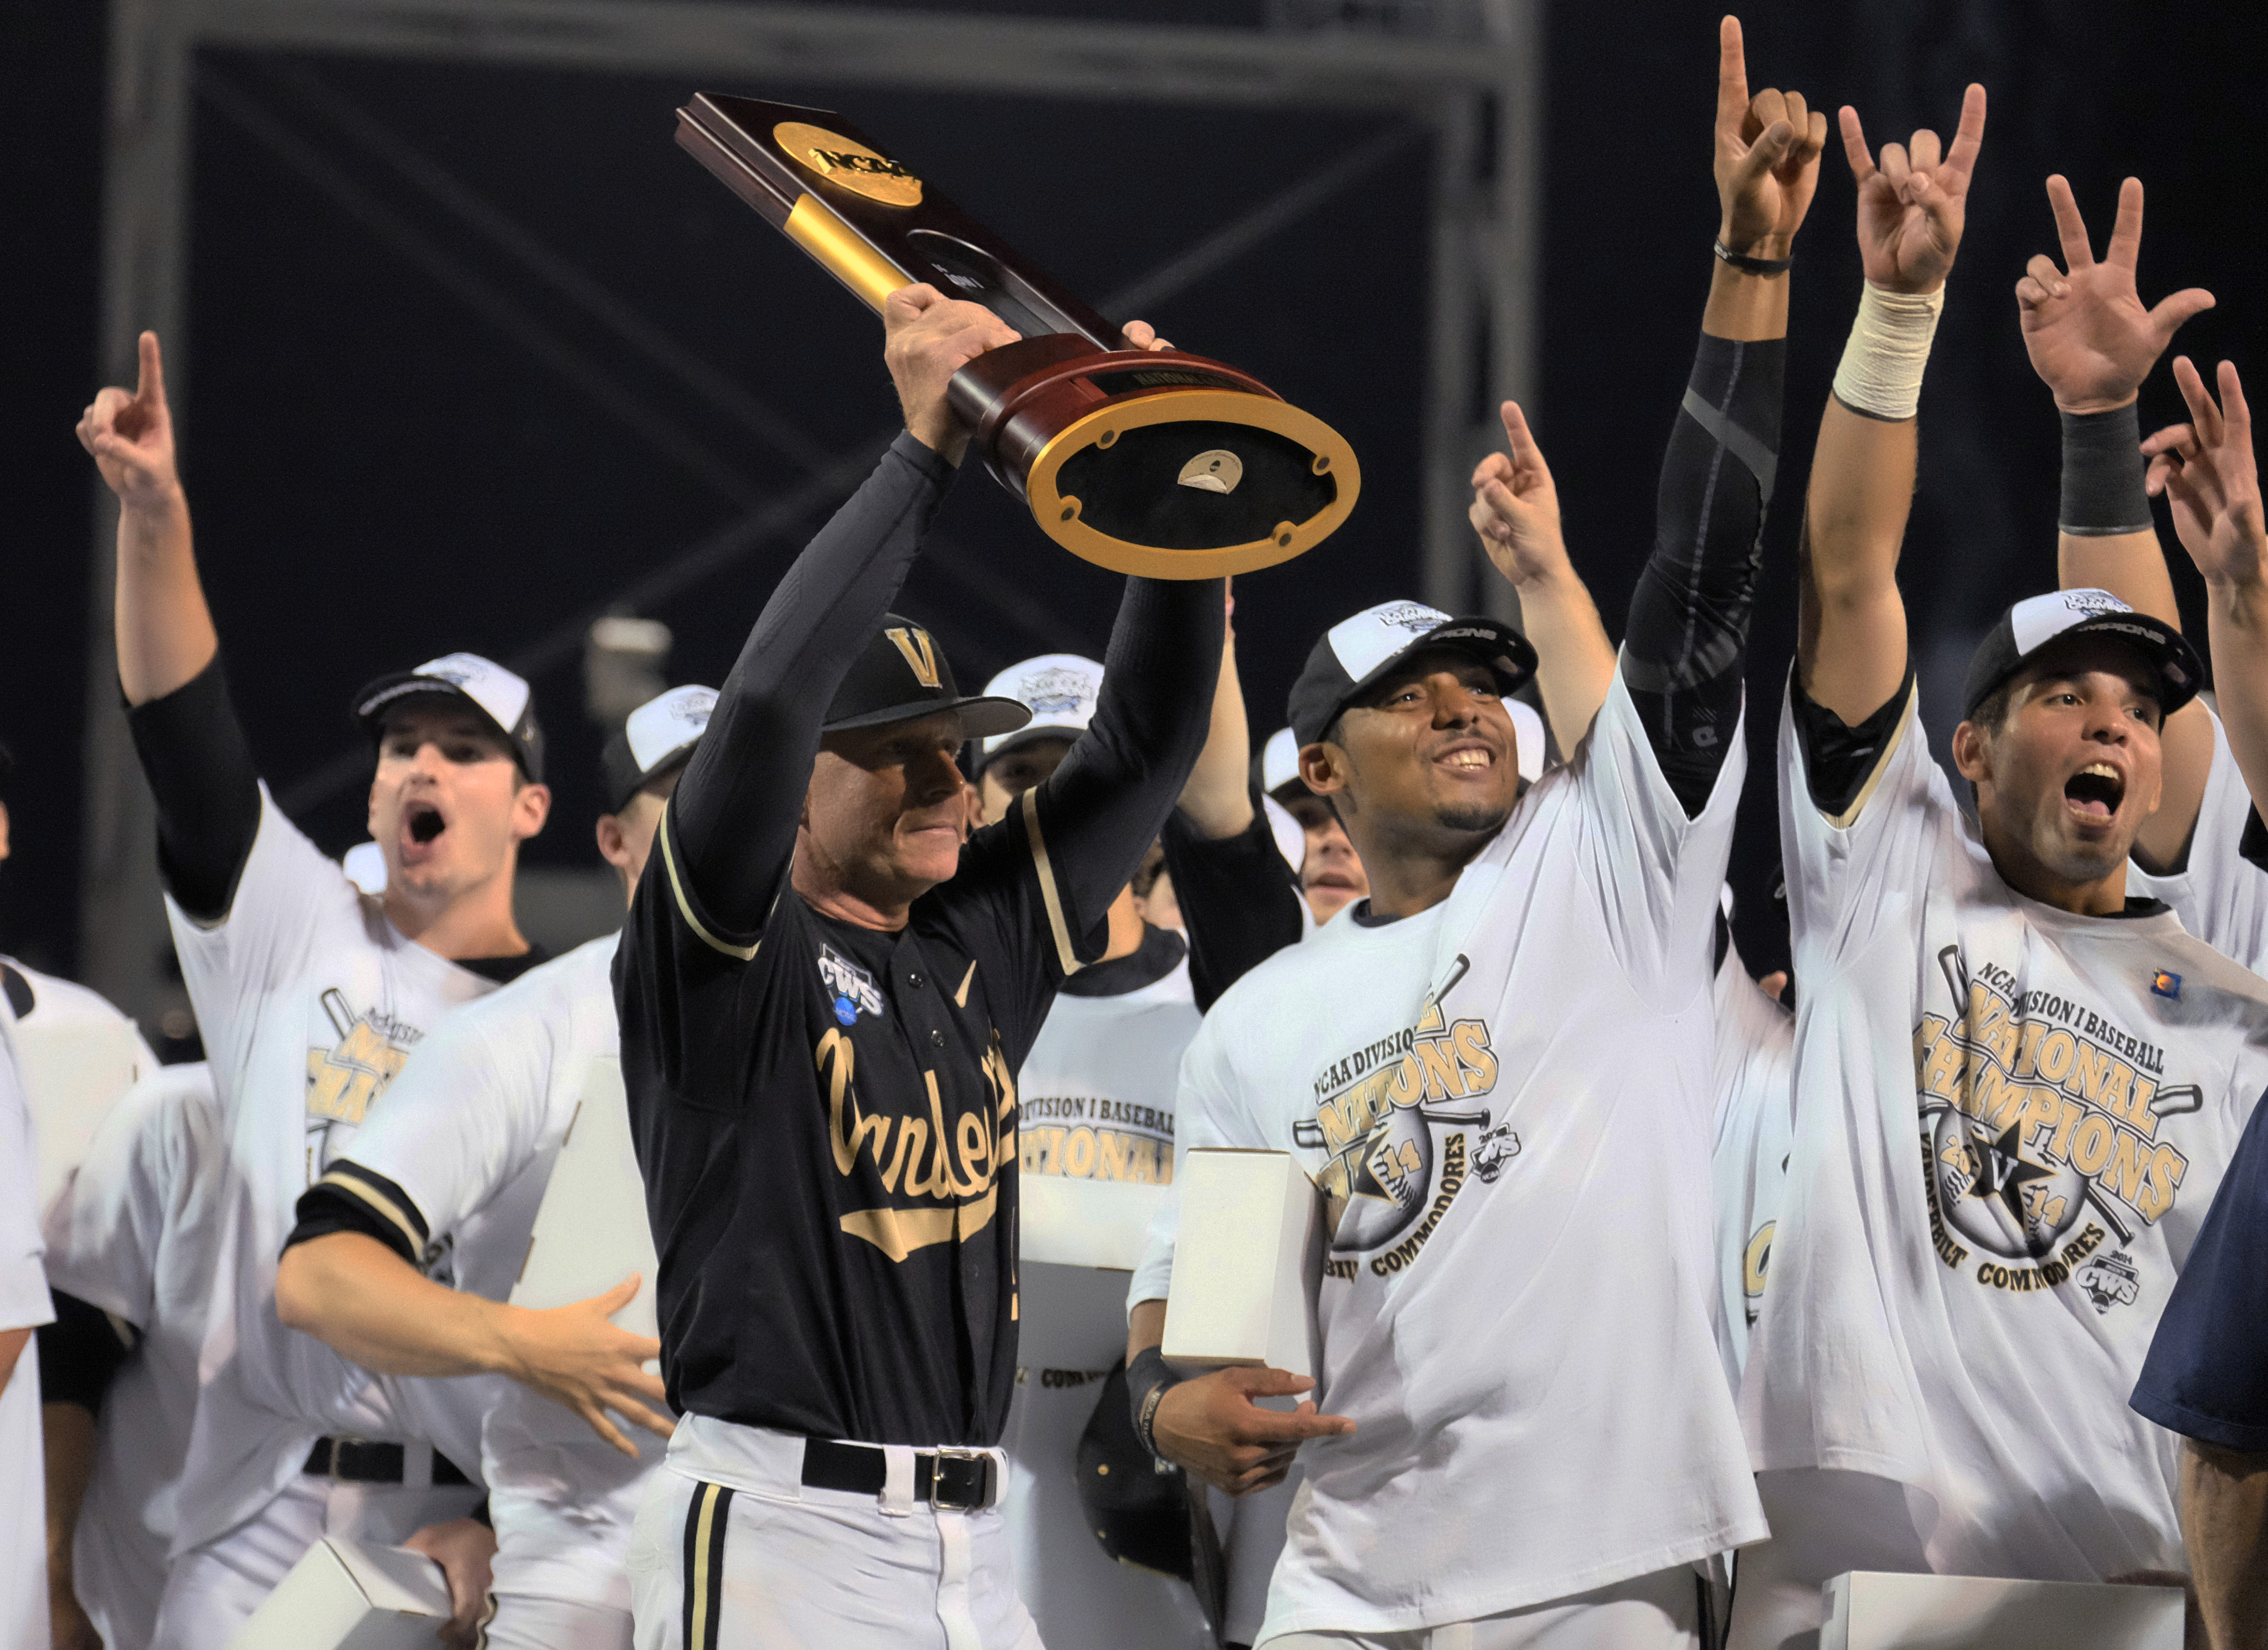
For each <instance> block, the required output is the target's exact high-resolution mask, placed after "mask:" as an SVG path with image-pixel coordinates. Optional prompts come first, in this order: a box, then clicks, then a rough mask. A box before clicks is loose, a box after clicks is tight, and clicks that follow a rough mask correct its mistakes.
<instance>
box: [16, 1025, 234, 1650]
mask: <svg viewBox="0 0 2268 1650" xmlns="http://www.w3.org/2000/svg"><path fill="white" fill-rule="evenodd" d="M224 1186H225V1164H224V1162H223V1154H222V1148H221V1133H220V1109H219V1107H218V1105H217V1103H216V1102H215V1101H214V1099H213V1087H212V1076H211V1073H210V1071H209V1069H208V1068H207V1067H206V1066H205V1064H203V1062H202V1061H200V1062H198V1063H197V1064H194V1065H168V1066H159V1067H158V1068H157V1070H156V1071H155V1072H153V1073H152V1074H151V1075H150V1076H148V1077H145V1078H144V1079H142V1080H141V1081H140V1082H139V1083H136V1085H135V1086H133V1087H132V1088H130V1089H129V1090H127V1092H126V1093H125V1094H124V1095H122V1097H121V1098H120V1099H119V1101H118V1103H117V1104H116V1105H114V1106H113V1107H111V1108H110V1109H109V1110H108V1111H107V1113H105V1114H104V1116H103V1118H102V1121H101V1123H100V1125H99V1127H98V1128H97V1129H96V1130H95V1131H94V1137H93V1138H92V1141H91V1142H90V1143H89V1145H88V1147H87V1151H86V1155H85V1158H84V1160H82V1161H81V1162H80V1163H79V1164H78V1166H77V1168H74V1169H73V1170H71V1172H70V1175H68V1176H66V1178H65V1179H64V1182H63V1189H62V1190H61V1191H59V1192H58V1193H57V1194H56V1197H55V1201H54V1202H52V1203H50V1204H48V1210H47V1216H46V1221H45V1226H46V1232H47V1242H48V1281H49V1282H50V1283H52V1284H53V1285H54V1286H55V1288H57V1289H60V1290H63V1291H64V1292H65V1293H70V1294H74V1295H77V1297H78V1298H79V1299H80V1300H84V1301H85V1302H86V1303H87V1304H88V1305H90V1306H93V1307H100V1308H101V1309H102V1310H103V1311H105V1312H107V1313H110V1314H111V1315H114V1316H115V1317H116V1318H118V1319H120V1320H121V1321H122V1322H126V1323H128V1324H130V1325H132V1326H133V1328H134V1330H135V1331H136V1340H135V1343H134V1350H133V1352H131V1354H130V1355H129V1357H128V1358H127V1359H126V1361H125V1362H124V1363H123V1364H122V1365H121V1366H119V1370H118V1374H117V1377H116V1379H114V1381H111V1383H110V1389H109V1390H108V1391H107V1392H106V1393H105V1394H104V1395H103V1399H102V1414H101V1418H100V1422H99V1431H98V1433H97V1436H96V1444H95V1457H94V1472H93V1476H92V1478H91V1479H90V1481H89V1483H88V1484H87V1492H86V1499H85V1503H84V1504H83V1505H82V1506H81V1507H80V1510H79V1518H78V1530H77V1538H76V1540H75V1541H74V1543H73V1544H72V1549H71V1551H72V1569H73V1574H74V1580H76V1581H77V1587H78V1595H79V1602H80V1603H81V1604H82V1605H84V1606H85V1609H86V1613H87V1615H88V1617H89V1618H90V1619H92V1621H93V1623H94V1624H95V1626H96V1627H97V1628H98V1629H99V1631H100V1632H101V1633H102V1637H103V1642H104V1643H106V1644H113V1645H141V1644H147V1643H148V1642H149V1640H150V1635H151V1631H152V1630H153V1629H154V1628H155V1627H156V1625H157V1620H158V1595H159V1594H160V1593H161V1592H162V1591H163V1590H164V1588H165V1585H166V1554H167V1553H168V1551H171V1549H172V1546H173V1531H174V1529H175V1528H176V1524H177V1517H176V1511H175V1497H176V1495H177V1494H178V1492H179V1489H180V1474H181V1461H182V1458H183V1456H184V1455H186V1454H187V1453H188V1447H189V1427H190V1423H191V1421H192V1419H193V1418H194V1417H195V1413H196V1403H197V1354H198V1351H199V1349H200V1348H201V1347H202V1346H203V1343H204V1329H205V1313H206V1308H207V1307H208V1306H209V1305H210V1302H211V1300H212V1290H213V1261H214V1250H215V1249H216V1247H217V1242H218V1238H219V1232H220V1226H221V1220H220V1214H221V1211H222V1209H223V1207H224V1206H225V1204H224V1200H223V1197H222V1192H223V1188H224Z"/></svg>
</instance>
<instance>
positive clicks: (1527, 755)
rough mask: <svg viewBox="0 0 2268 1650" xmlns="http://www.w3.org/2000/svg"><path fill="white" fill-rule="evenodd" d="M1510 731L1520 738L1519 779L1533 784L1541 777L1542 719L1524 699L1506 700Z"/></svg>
mask: <svg viewBox="0 0 2268 1650" xmlns="http://www.w3.org/2000/svg"><path fill="white" fill-rule="evenodd" d="M1504 708H1505V709H1506V710H1507V711H1511V712H1512V731H1513V733H1516V734H1518V735H1519V736H1520V777H1521V778H1523V779H1525V780H1527V781H1528V784H1535V782H1536V781H1537V780H1538V779H1541V778H1542V777H1543V718H1542V717H1540V716H1538V715H1536V714H1535V706H1534V705H1532V704H1530V703H1528V702H1527V701H1526V700H1525V699H1506V701H1505V702H1504Z"/></svg>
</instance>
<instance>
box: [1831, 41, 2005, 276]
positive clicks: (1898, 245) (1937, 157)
mask: <svg viewBox="0 0 2268 1650" xmlns="http://www.w3.org/2000/svg"><path fill="white" fill-rule="evenodd" d="M1840 119H1841V122H1842V126H1843V152H1844V154H1845V156H1846V157H1847V158H1849V160H1850V162H1851V176H1852V178H1853V179H1854V180H1856V181H1857V183H1858V185H1859V263H1860V264H1861V266H1863V267H1864V269H1865V270H1866V272H1867V279H1868V280H1869V281H1871V282H1873V283H1874V284H1875V285H1876V286H1879V287H1882V288H1885V289H1887V290H1888V291H1893V292H1933V291H1936V290H1937V289H1938V288H1939V287H1940V286H1942V285H1943V284H1945V277H1946V274H1947V272H1948V270H1950V269H1952V268H1953V255H1954V254H1955V253H1956V252H1958V251H1960V250H1961V230H1962V224H1963V223H1964V222H1965V221H1966V218H1967V216H1968V210H1969V178H1970V173H1972V172H1974V171H1975V170H1976V167H1977V151H1978V150H1979V149H1981V148H1982V147H1983V146H1984V144H1985V88H1984V87H1982V86H1980V85H1971V86H1970V88H1969V90H1968V92H1966V93H1965V94H1963V96H1962V99H1961V125H1960V128H1959V129H1958V130H1956V131H1955V133H1954V135H1953V148H1952V151H1951V152H1949V153H1940V145H1939V142H1938V136H1937V134H1936V133H1935V132H1933V131H1931V130H1930V129H1928V128H1927V127H1924V128H1923V129H1921V130H1919V131H1918V132H1916V133H1915V134H1914V135H1913V136H1912V138H1911V140H1910V141H1909V142H1908V143H1906V144H1883V145H1882V152H1881V164H1880V166H1877V165H1876V164H1875V157H1874V156H1872V155H1869V154H1868V153H1867V138H1866V134H1865V133H1864V132H1862V131H1861V130H1860V129H1859V111H1858V110H1856V109H1854V108H1852V107H1851V106H1850V105H1849V104H1847V103H1846V104H1845V105H1844V106H1843V108H1842V110H1841V111H1840Z"/></svg>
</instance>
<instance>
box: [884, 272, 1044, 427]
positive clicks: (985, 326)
mask: <svg viewBox="0 0 2268 1650" xmlns="http://www.w3.org/2000/svg"><path fill="white" fill-rule="evenodd" d="M882 331H883V333H884V335H885V337H884V342H883V345H882V358H883V360H884V361H886V362H887V363H888V364H889V368H890V381H891V382H892V383H894V384H895V385H896V386H897V387H898V404H899V405H900V406H901V407H902V408H903V409H905V415H906V428H907V429H909V430H910V431H913V435H914V439H916V440H917V441H919V442H920V443H921V444H922V445H923V446H925V447H927V448H929V449H930V451H931V452H932V453H939V454H940V455H941V456H943V457H944V459H945V460H946V462H948V463H952V464H958V463H960V462H961V453H964V452H966V451H967V450H968V429H967V427H966V426H965V425H963V424H961V420H960V419H958V418H956V417H954V415H953V409H952V408H951V407H949V406H948V405H946V399H945V387H946V385H947V384H949V383H951V382H952V381H953V375H954V373H955V372H960V371H961V368H962V367H965V366H967V365H968V364H969V363H970V362H971V361H973V360H975V359H976V357H978V356H980V355H983V353H984V352H985V351H986V350H997V349H998V348H999V347H1000V346H1001V345H1002V344H1004V343H1015V342H1016V340H1017V339H1018V338H1019V337H1020V336H1021V334H1020V333H1018V332H1017V330H1016V329H1015V328H1013V327H1011V326H1010V325H1009V324H1008V323H1007V322H1006V321H1005V320H1001V319H1000V318H999V317H998V315H996V314H994V313H992V312H991V311H990V310H989V309H987V308H985V307H984V306H983V305H982V304H972V303H969V302H968V300H967V299H965V298H947V297H946V295H945V294H944V293H942V292H940V291H938V290H937V289H936V288H935V287H933V286H930V285H928V284H924V283H919V282H917V283H916V284H914V285H912V286H902V287H900V288H899V289H898V290H897V291H895V292H893V293H891V294H890V295H889V297H888V298H885V299H883V300H882Z"/></svg>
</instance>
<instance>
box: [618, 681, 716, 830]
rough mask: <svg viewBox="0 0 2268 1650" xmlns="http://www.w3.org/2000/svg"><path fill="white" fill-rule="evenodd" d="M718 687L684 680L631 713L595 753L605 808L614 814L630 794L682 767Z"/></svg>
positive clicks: (702, 729) (627, 803)
mask: <svg viewBox="0 0 2268 1650" xmlns="http://www.w3.org/2000/svg"><path fill="white" fill-rule="evenodd" d="M716 708H717V690H716V689H714V688H703V687H702V686H701V685H700V684H698V683H697V682H688V683H687V684H686V685H685V686H684V687H682V688H672V689H670V690H669V691H668V692H667V693H664V694H659V695H657V696H654V697H653V698H651V699H648V700H647V701H646V702H645V703H644V704H642V705H640V706H638V708H637V710H635V711H631V712H630V716H629V718H628V719H626V720H625V721H624V722H623V723H622V726H620V727H618V728H616V729H615V732H614V734H613V736H612V737H610V738H609V739H608V740H607V744H606V748H605V749H603V750H601V751H600V753H599V772H600V779H601V780H602V782H603V783H604V784H605V785H606V792H607V812H608V813H609V814H619V813H621V812H622V810H623V809H624V808H626V807H629V806H630V799H631V798H632V797H634V796H636V795H637V793H638V792H641V791H643V790H644V789H645V787H646V786H648V785H650V784H652V783H653V782H654V781H655V780H656V779H659V778H660V777H662V776H663V775H664V774H666V773H668V772H669V771H670V770H673V769H675V768H680V767H682V766H683V765H684V764H685V762H686V761H687V760H688V759H689V757H691V755H693V747H694V746H695V745H696V744H697V743H698V742H699V741H700V738H701V735H702V734H703V733H706V732H707V731H708V728H709V713H710V712H711V711H714V710H715V709H716Z"/></svg>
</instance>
